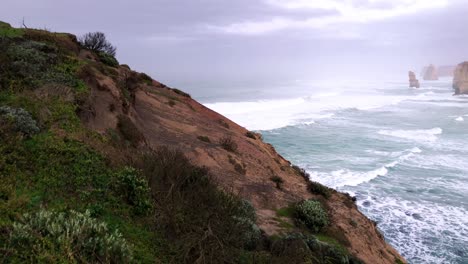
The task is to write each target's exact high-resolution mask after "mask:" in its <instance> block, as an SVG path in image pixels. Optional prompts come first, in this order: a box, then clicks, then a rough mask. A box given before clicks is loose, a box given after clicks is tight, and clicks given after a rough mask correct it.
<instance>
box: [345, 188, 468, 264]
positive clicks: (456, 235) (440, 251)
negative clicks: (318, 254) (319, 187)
mask: <svg viewBox="0 0 468 264" xmlns="http://www.w3.org/2000/svg"><path fill="white" fill-rule="evenodd" d="M344 191H346V190H344ZM357 195H359V193H358V194H357ZM365 196H367V197H368V198H367V199H362V200H358V205H359V207H360V209H361V210H362V211H363V212H364V213H365V214H366V215H368V216H370V217H371V218H372V219H374V220H376V221H377V222H378V226H379V228H380V230H383V231H384V235H385V237H386V238H387V239H388V240H389V242H390V243H391V244H392V245H393V246H395V247H396V248H397V250H398V251H399V252H400V253H401V254H402V255H404V256H408V257H411V261H412V262H414V263H459V262H448V261H447V260H448V259H452V260H455V259H460V256H459V255H456V254H454V252H466V251H467V250H468V236H467V235H468V230H467V226H468V218H467V217H466V215H467V214H468V212H467V211H466V210H465V209H463V208H461V207H455V206H445V205H444V206H441V205H439V204H437V203H432V202H428V201H406V200H403V199H401V198H399V197H390V196H379V197H378V198H376V199H373V198H371V197H370V196H369V195H368V194H367V195H365ZM448 227H449V228H448ZM434 238H437V239H436V240H434ZM447 247H449V248H450V247H453V248H454V249H456V250H447ZM463 254H465V253H463ZM465 256H466V255H465ZM460 263H464V262H460Z"/></svg>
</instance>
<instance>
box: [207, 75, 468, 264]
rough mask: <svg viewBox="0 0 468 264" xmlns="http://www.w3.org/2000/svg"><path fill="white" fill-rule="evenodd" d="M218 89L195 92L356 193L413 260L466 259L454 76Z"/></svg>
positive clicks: (461, 112) (467, 203) (462, 124)
mask: <svg viewBox="0 0 468 264" xmlns="http://www.w3.org/2000/svg"><path fill="white" fill-rule="evenodd" d="M308 85H310V86H309V87H311V86H312V85H313V86H314V87H315V88H314V89H308ZM319 85H322V88H321V89H320V88H318V87H317V86H319ZM225 91H226V93H225V94H223V95H222V96H220V97H219V98H218V100H217V99H216V98H215V97H214V96H213V95H209V94H207V95H203V94H201V95H200V98H205V100H204V101H205V102H206V104H205V105H206V106H208V107H210V108H212V109H214V110H215V111H218V112H220V113H221V114H223V115H225V116H227V117H228V118H231V119H232V120H234V121H235V122H238V123H239V124H241V125H243V126H246V127H247V128H248V129H251V130H257V131H260V132H261V133H262V134H263V137H264V139H265V140H266V141H267V142H269V143H272V144H273V145H274V146H275V148H276V149H277V150H278V151H279V152H280V153H281V154H282V155H284V156H285V158H287V159H289V160H290V161H291V162H292V163H294V164H298V165H300V166H302V167H304V168H306V170H307V171H308V172H309V173H310V175H311V180H314V181H319V182H321V183H323V184H325V185H327V186H330V187H333V188H336V189H338V190H340V191H343V192H348V193H350V194H351V195H353V196H356V197H357V204H358V206H359V208H360V210H361V211H362V212H364V214H366V215H367V216H368V217H370V218H371V219H372V220H374V221H376V222H377V223H378V228H380V229H381V230H382V231H383V233H384V235H385V237H386V239H387V240H388V241H389V242H390V243H391V244H392V245H393V246H395V247H396V249H397V250H399V252H401V253H402V254H403V256H404V257H406V258H407V259H408V261H410V263H460V264H461V263H468V218H467V215H468V214H467V213H468V164H467V163H466V157H468V150H467V148H466V146H467V145H468V137H467V136H466V131H468V97H466V96H457V97H455V96H452V94H453V90H452V88H451V79H449V78H447V79H442V80H440V81H433V82H423V83H422V87H421V88H420V89H412V88H408V85H407V82H401V81H394V82H381V83H379V82H367V83H366V82H361V83H359V82H349V83H347V84H344V83H342V84H333V83H330V82H329V83H315V84H314V82H310V83H306V82H297V83H296V85H295V86H290V87H278V88H275V87H268V88H267V87H265V88H257V89H250V92H249V89H248V88H244V89H228V90H225ZM236 93H237V94H236ZM248 94H250V95H254V94H255V95H256V97H250V99H248V96H246V95H248ZM262 96H263V97H264V98H262ZM227 99H229V100H227ZM202 101H203V100H202Z"/></svg>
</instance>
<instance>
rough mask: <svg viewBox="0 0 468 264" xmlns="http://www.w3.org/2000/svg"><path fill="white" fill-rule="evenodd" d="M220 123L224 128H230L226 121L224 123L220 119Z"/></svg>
mask: <svg viewBox="0 0 468 264" xmlns="http://www.w3.org/2000/svg"><path fill="white" fill-rule="evenodd" d="M218 123H219V124H220V125H222V126H223V127H225V128H229V124H228V123H227V122H226V121H224V120H223V119H219V120H218Z"/></svg>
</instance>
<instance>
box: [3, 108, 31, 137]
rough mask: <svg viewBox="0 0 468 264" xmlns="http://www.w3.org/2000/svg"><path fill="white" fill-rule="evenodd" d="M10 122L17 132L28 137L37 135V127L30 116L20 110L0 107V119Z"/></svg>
mask: <svg viewBox="0 0 468 264" xmlns="http://www.w3.org/2000/svg"><path fill="white" fill-rule="evenodd" d="M2 117H3V118H6V119H9V120H11V121H12V122H13V123H14V125H15V128H16V130H17V131H18V132H21V133H22V134H23V135H25V136H27V137H29V136H32V135H34V134H36V133H39V127H38V126H37V123H36V121H35V120H34V119H33V118H32V117H31V115H30V114H29V113H28V112H27V111H26V110H24V109H22V108H11V107H8V106H1V107H0V118H2Z"/></svg>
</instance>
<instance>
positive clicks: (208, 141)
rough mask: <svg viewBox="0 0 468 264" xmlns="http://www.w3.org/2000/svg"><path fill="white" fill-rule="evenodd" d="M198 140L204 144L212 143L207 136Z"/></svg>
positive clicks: (199, 137)
mask: <svg viewBox="0 0 468 264" xmlns="http://www.w3.org/2000/svg"><path fill="white" fill-rule="evenodd" d="M197 138H198V140H200V141H203V142H206V143H211V140H210V138H209V137H207V136H198V137H197Z"/></svg>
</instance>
